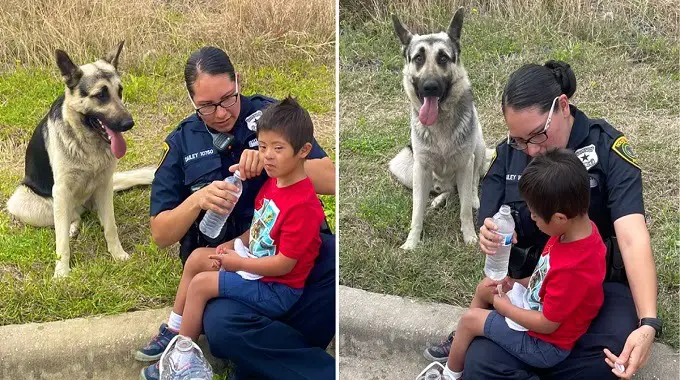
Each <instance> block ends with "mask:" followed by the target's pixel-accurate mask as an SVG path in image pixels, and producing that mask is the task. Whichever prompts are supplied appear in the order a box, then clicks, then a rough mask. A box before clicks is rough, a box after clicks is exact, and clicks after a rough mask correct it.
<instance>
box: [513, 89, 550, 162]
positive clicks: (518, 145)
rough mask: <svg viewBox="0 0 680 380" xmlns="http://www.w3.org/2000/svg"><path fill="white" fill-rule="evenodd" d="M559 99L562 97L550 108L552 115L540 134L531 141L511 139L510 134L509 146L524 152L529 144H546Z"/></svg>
mask: <svg viewBox="0 0 680 380" xmlns="http://www.w3.org/2000/svg"><path fill="white" fill-rule="evenodd" d="M559 98H560V97H559V96H558V97H556V98H555V99H553V102H552V105H551V106H550V113H549V114H548V120H546V121H545V127H544V128H543V130H542V131H541V132H538V133H537V134H535V135H533V136H531V137H529V139H527V140H524V139H522V138H519V137H510V134H509V133H508V145H510V146H511V147H513V148H515V149H517V150H524V149H526V148H527V147H528V146H529V144H541V143H544V142H545V141H546V140H547V139H548V128H550V120H551V119H552V115H553V111H554V110H555V103H556V102H557V99H559Z"/></svg>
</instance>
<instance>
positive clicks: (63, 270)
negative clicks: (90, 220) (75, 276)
mask: <svg viewBox="0 0 680 380" xmlns="http://www.w3.org/2000/svg"><path fill="white" fill-rule="evenodd" d="M70 273H71V268H69V266H68V263H63V262H62V261H56V265H55V266H54V276H52V278H63V277H66V276H68V275H69V274H70Z"/></svg>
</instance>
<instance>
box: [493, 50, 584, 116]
mask: <svg viewBox="0 0 680 380" xmlns="http://www.w3.org/2000/svg"><path fill="white" fill-rule="evenodd" d="M575 92H576V75H574V71H573V70H572V69H571V67H570V66H569V64H567V63H565V62H561V61H548V62H546V63H545V65H537V64H534V63H531V64H526V65H524V66H522V67H520V68H519V69H517V70H516V71H515V72H513V73H512V74H510V77H509V78H508V83H507V84H506V85H505V88H504V89H503V97H502V103H501V107H502V109H503V112H504V113H505V108H506V107H510V108H512V109H514V110H516V111H520V110H523V109H525V108H532V107H537V108H538V109H539V110H540V111H541V112H548V111H549V110H550V107H551V106H552V103H553V100H554V99H555V98H556V97H558V96H560V95H562V94H565V95H567V97H568V98H571V97H572V95H574V93H575Z"/></svg>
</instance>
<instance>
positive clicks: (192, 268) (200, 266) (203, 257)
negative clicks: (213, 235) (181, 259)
mask: <svg viewBox="0 0 680 380" xmlns="http://www.w3.org/2000/svg"><path fill="white" fill-rule="evenodd" d="M214 253H215V249H214V248H212V249H211V248H196V249H195V250H193V251H192V252H191V255H189V258H188V259H187V262H186V264H185V265H184V270H185V271H189V272H202V271H204V270H205V269H206V267H207V266H208V265H210V263H209V258H208V256H210V255H212V254H214Z"/></svg>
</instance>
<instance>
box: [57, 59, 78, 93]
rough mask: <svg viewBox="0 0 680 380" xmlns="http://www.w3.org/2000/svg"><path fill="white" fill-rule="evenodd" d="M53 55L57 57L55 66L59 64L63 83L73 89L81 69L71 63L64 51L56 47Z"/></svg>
mask: <svg viewBox="0 0 680 380" xmlns="http://www.w3.org/2000/svg"><path fill="white" fill-rule="evenodd" d="M55 55H56V57H57V66H59V71H61V76H62V77H63V78H64V83H66V86H67V87H68V88H70V89H73V88H74V87H75V86H76V85H77V84H78V82H80V78H81V77H82V76H83V71H82V70H81V69H80V67H78V66H76V64H75V63H73V61H72V60H71V58H70V57H69V56H68V54H66V52H65V51H63V50H59V49H57V51H56V53H55Z"/></svg>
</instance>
